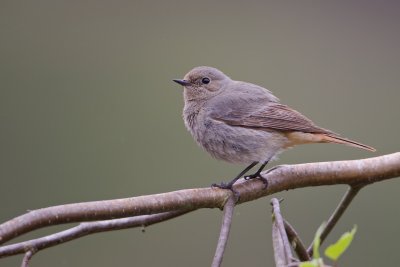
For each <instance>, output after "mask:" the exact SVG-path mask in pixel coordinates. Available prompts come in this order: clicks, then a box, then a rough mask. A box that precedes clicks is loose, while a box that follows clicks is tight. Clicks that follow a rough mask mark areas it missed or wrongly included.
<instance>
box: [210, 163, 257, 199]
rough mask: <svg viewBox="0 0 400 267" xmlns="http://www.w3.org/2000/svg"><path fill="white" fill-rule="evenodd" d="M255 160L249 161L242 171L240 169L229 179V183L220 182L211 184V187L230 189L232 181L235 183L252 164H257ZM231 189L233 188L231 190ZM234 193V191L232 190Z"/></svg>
mask: <svg viewBox="0 0 400 267" xmlns="http://www.w3.org/2000/svg"><path fill="white" fill-rule="evenodd" d="M257 163H258V162H257V161H254V162H253V163H251V164H250V165H249V166H247V167H246V168H245V169H244V170H243V171H241V172H240V173H239V174H238V175H237V176H236V177H235V178H234V179H232V181H230V182H229V183H224V182H222V183H221V184H212V185H211V186H212V187H218V188H221V189H230V190H232V186H233V184H234V183H236V181H237V180H239V178H240V177H242V176H243V175H244V174H245V173H246V172H248V171H249V170H250V169H251V168H253V167H254V166H256V165H257ZM232 191H233V190H232ZM233 192H234V193H235V191H233Z"/></svg>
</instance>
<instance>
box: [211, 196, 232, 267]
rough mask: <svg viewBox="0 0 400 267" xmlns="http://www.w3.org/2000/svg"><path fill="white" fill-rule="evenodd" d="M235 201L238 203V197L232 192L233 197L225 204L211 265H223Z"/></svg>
mask: <svg viewBox="0 0 400 267" xmlns="http://www.w3.org/2000/svg"><path fill="white" fill-rule="evenodd" d="M235 203H236V197H235V194H233V193H232V195H231V197H230V198H229V199H228V201H227V202H226V204H225V206H224V213H223V218H222V226H221V231H220V233H219V238H218V244H217V249H216V250H215V255H214V259H213V262H212V264H211V267H219V266H221V263H222V258H223V256H224V252H225V248H226V244H227V243H228V237H229V231H230V229H231V223H232V216H233V210H234V207H235Z"/></svg>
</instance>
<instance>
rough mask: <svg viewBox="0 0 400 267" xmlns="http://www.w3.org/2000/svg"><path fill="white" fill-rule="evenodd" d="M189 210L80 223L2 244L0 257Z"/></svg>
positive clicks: (146, 224) (163, 218)
mask: <svg viewBox="0 0 400 267" xmlns="http://www.w3.org/2000/svg"><path fill="white" fill-rule="evenodd" d="M190 211H191V210H186V211H169V212H164V213H159V214H153V215H142V216H137V217H131V218H123V219H114V220H105V221H97V222H87V223H81V224H79V225H78V226H75V227H73V228H70V229H67V230H64V231H61V232H58V233H55V234H52V235H48V236H44V237H41V238H37V239H32V240H28V241H24V242H20V243H16V244H12V245H7V246H2V247H0V257H6V256H11V255H16V254H22V253H28V252H30V251H33V250H34V251H35V253H36V252H37V251H40V250H42V249H45V248H48V247H52V246H56V245H58V244H62V243H65V242H68V241H71V240H74V239H77V238H80V237H83V236H86V235H90V234H94V233H99V232H106V231H113V230H121V229H127V228H134V227H144V226H148V225H152V224H155V223H159V222H163V221H166V220H169V219H172V218H175V217H177V216H180V215H183V214H185V213H188V212H190Z"/></svg>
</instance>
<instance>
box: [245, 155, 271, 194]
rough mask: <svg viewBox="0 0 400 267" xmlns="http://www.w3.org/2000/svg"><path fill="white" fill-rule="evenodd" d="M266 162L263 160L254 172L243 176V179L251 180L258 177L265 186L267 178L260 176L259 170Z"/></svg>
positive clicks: (260, 170)
mask: <svg viewBox="0 0 400 267" xmlns="http://www.w3.org/2000/svg"><path fill="white" fill-rule="evenodd" d="M267 164H268V161H266V162H264V163H263V164H262V165H261V166H260V168H259V169H258V170H257V171H256V172H255V173H253V174H250V175H247V176H245V177H244V179H245V180H251V179H254V178H260V179H261V181H262V182H263V183H264V184H265V188H267V186H268V180H267V179H265V178H264V177H262V176H261V172H262V170H263V169H264V168H265V166H267ZM272 169H273V168H272ZM272 169H271V170H272ZM268 171H270V170H268Z"/></svg>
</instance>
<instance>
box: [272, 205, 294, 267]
mask: <svg viewBox="0 0 400 267" xmlns="http://www.w3.org/2000/svg"><path fill="white" fill-rule="evenodd" d="M271 204H272V207H273V213H274V217H273V218H274V223H275V224H276V226H277V228H278V229H279V233H280V236H281V239H282V245H283V249H284V255H285V265H288V264H290V263H291V262H292V259H293V254H292V250H291V247H290V243H289V239H288V236H287V234H286V230H285V225H284V223H283V218H282V214H281V209H280V206H279V200H278V199H276V198H273V199H272V200H271Z"/></svg>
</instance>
